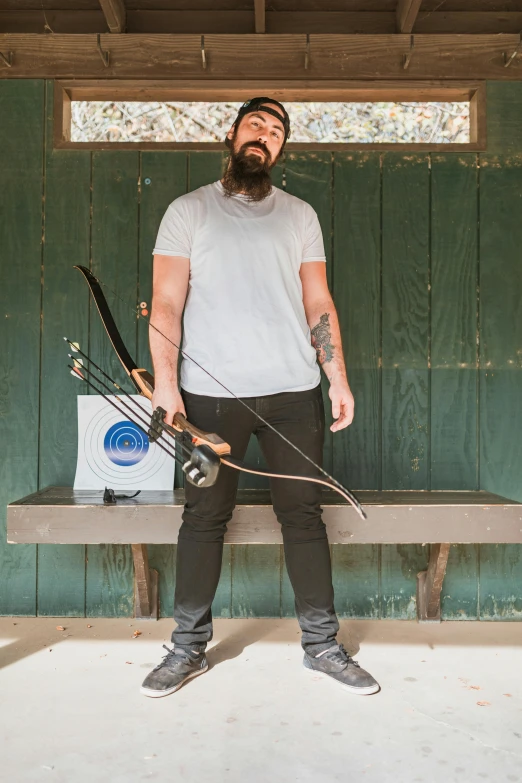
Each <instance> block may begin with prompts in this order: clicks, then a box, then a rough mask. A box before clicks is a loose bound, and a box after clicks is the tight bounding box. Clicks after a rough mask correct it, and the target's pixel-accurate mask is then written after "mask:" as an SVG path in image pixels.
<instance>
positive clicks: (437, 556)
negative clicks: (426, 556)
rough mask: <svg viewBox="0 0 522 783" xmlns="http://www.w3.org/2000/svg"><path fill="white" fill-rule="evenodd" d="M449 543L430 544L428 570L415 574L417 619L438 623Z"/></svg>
mask: <svg viewBox="0 0 522 783" xmlns="http://www.w3.org/2000/svg"><path fill="white" fill-rule="evenodd" d="M449 549H450V544H432V545H431V547H430V560H429V563H428V570H427V571H421V572H420V573H418V574H417V619H418V620H419V622H435V623H437V622H438V623H440V621H441V617H440V594H441V591H442V583H443V581H444V576H445V574H446V566H447V564H448V555H449Z"/></svg>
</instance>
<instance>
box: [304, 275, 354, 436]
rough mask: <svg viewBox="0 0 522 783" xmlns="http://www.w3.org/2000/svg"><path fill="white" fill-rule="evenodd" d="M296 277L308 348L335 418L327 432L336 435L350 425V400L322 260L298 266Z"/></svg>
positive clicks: (336, 325)
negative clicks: (318, 366)
mask: <svg viewBox="0 0 522 783" xmlns="http://www.w3.org/2000/svg"><path fill="white" fill-rule="evenodd" d="M299 274H300V277H301V283H302V286H303V304H304V308H305V313H306V319H307V321H308V325H309V326H310V331H311V337H312V345H313V346H314V348H315V350H316V352H317V359H318V361H319V363H320V364H321V366H322V368H323V370H324V372H325V375H326V377H327V378H328V380H329V381H330V390H329V393H328V394H329V397H330V400H331V402H332V416H333V418H334V419H335V421H334V423H333V424H332V426H331V427H330V429H331V431H332V432H337V430H342V429H344V427H348V425H349V424H351V423H352V421H353V414H354V398H353V394H352V392H351V390H350V386H349V385H348V379H347V377H346V366H345V363H344V356H343V348H342V342H341V330H340V328H339V319H338V318H337V310H336V309H335V305H334V303H333V299H332V297H331V294H330V291H329V290H328V282H327V279H326V264H325V263H324V261H308V262H307V263H303V264H301V268H300V272H299Z"/></svg>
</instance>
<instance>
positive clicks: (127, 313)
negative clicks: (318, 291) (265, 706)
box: [0, 80, 522, 620]
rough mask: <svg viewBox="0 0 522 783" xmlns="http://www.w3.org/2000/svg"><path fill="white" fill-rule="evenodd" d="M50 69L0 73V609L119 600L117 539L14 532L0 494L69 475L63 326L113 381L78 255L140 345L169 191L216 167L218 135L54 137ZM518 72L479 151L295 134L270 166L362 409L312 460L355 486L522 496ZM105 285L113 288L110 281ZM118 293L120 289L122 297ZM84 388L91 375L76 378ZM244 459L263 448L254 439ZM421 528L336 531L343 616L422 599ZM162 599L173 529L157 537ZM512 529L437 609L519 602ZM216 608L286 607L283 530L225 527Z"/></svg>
mask: <svg viewBox="0 0 522 783" xmlns="http://www.w3.org/2000/svg"><path fill="white" fill-rule="evenodd" d="M52 93H53V84H52V82H45V81H41V80H0V171H1V173H2V179H3V182H2V188H1V189H0V264H1V283H2V284H1V286H0V297H1V299H2V311H1V312H2V318H1V322H0V323H1V326H0V329H1V330H2V332H1V342H0V346H1V350H0V442H1V443H2V448H3V457H2V460H1V462H0V512H1V514H2V526H3V527H2V532H1V534H0V613H1V614H8V615H9V614H13V615H35V614H37V615H71V616H77V615H79V616H83V615H87V616H130V615H131V614H132V611H133V607H132V570H133V566H132V557H131V553H130V548H129V547H128V546H109V545H107V546H90V545H89V546H80V545H78V546H52V545H47V546H46V545H41V546H36V545H35V546H29V545H28V546H13V545H10V546H8V545H7V544H6V543H5V532H4V529H5V528H4V526H5V513H4V510H5V505H6V503H7V502H9V501H12V500H15V499H17V498H19V497H21V496H23V495H25V494H27V493H30V492H33V491H35V490H36V489H37V488H39V487H40V488H42V487H45V486H48V485H51V484H55V485H56V484H61V485H68V484H69V485H70V484H72V482H73V478H74V470H75V460H76V393H77V392H78V391H79V390H80V387H79V386H78V382H77V381H75V380H74V379H73V378H72V377H71V376H70V375H69V374H68V372H67V369H66V366H65V364H66V362H65V354H66V350H65V349H64V344H63V341H62V339H61V338H62V336H63V335H67V336H69V337H71V338H72V339H74V340H79V341H80V343H81V344H82V346H84V347H86V348H88V351H89V353H91V354H92V355H93V357H94V358H95V359H96V360H97V361H99V362H100V363H101V364H102V365H105V366H107V367H110V368H111V370H112V372H113V374H116V375H117V376H118V377H119V378H120V380H122V381H123V380H124V378H123V377H122V372H121V371H120V369H119V367H118V364H117V362H115V361H114V359H113V355H112V350H111V347H110V345H109V343H108V341H107V339H106V335H105V333H104V331H103V330H102V328H101V326H100V323H99V320H98V316H97V314H96V313H95V312H93V310H92V305H91V302H90V300H89V296H88V292H87V289H86V286H85V284H84V282H83V280H82V279H81V277H80V275H79V274H78V273H76V272H74V271H73V270H72V266H73V264H84V265H86V266H89V265H91V266H92V269H93V270H94V272H95V273H96V274H98V275H99V276H100V277H101V278H102V279H103V280H104V281H106V282H107V283H108V284H109V285H110V286H111V287H112V288H114V290H115V291H116V293H117V295H118V297H121V299H119V298H114V299H113V300H112V301H110V304H111V306H112V308H113V311H114V313H115V316H116V319H117V321H118V323H119V325H120V328H121V331H122V333H123V336H124V339H125V340H126V342H127V343H128V345H129V348H130V350H131V352H133V353H135V354H136V355H137V356H138V361H139V363H140V365H142V366H143V365H144V366H148V365H149V358H148V349H147V334H146V328H144V324H142V322H137V321H136V318H135V316H134V315H133V312H132V309H133V308H134V306H135V305H136V303H137V302H139V301H142V300H145V301H147V302H150V296H151V289H150V281H151V264H152V256H151V250H152V247H153V243H154V239H155V234H156V231H157V228H158V225H159V221H160V219H161V217H162V215H163V213H164V211H165V209H166V207H167V205H168V204H169V203H170V202H171V201H172V200H173V199H174V198H176V197H177V196H179V195H180V194H182V193H185V192H186V191H187V190H191V189H194V188H197V187H199V186H200V185H203V184H206V183H207V182H210V181H213V180H215V179H217V178H218V177H219V176H220V174H221V171H222V166H223V160H224V159H223V155H222V154H221V153H220V152H193V153H186V152H173V151H165V152H142V153H140V152H133V151H117V150H115V151H114V152H113V151H97V152H90V151H76V150H75V151H64V150H62V151H54V150H53V148H52V137H53V134H52V130H53V129H52V105H53V103H52ZM521 129H522V82H498V83H497V82H492V83H489V84H488V151H487V152H486V153H481V154H480V155H479V154H475V153H471V152H470V153H451V152H448V153H433V154H428V153H412V152H404V151H402V152H401V151H400V149H398V150H397V151H392V152H385V153H381V152H379V151H372V150H369V151H364V150H361V151H360V152H359V151H357V152H339V153H335V154H332V153H330V152H323V151H318V152H307V153H288V154H287V155H286V158H285V160H284V161H283V162H282V164H281V165H279V166H278V168H277V171H276V173H275V181H276V184H277V185H279V186H282V187H286V189H287V190H288V191H289V192H291V193H293V194H295V195H297V196H299V197H302V198H304V199H306V200H307V201H309V202H310V203H311V204H312V205H313V206H314V208H315V209H316V210H317V212H318V214H319V217H320V220H321V224H322V227H323V232H324V238H325V243H326V249H327V255H328V271H329V276H330V278H329V279H330V284H331V287H332V291H333V294H334V299H335V302H336V304H337V308H338V311H339V316H340V319H341V324H342V330H343V338H344V345H345V351H346V359H347V366H348V373H349V379H350V382H351V385H352V388H353V391H354V394H355V399H356V415H355V420H354V423H353V425H352V426H351V427H349V428H348V429H347V430H345V431H343V432H342V433H339V434H337V435H336V436H335V437H333V436H331V434H330V435H329V436H328V438H327V442H326V444H325V461H326V466H327V467H328V468H329V469H331V470H332V471H333V472H334V473H335V475H337V476H338V477H339V478H340V479H341V481H343V482H345V483H346V484H347V485H348V486H349V487H351V488H353V489H354V490H357V489H380V488H383V489H470V490H471V489H479V488H481V489H487V490H490V491H493V492H497V493H499V494H502V495H505V496H507V497H510V498H513V499H516V500H522V486H521V484H520V480H519V476H520V466H521V459H520V458H521V449H522V446H521V443H522V408H521V406H520V405H519V400H520V382H521V377H522V263H521V261H522V253H521V249H520V248H521V247H522V221H521V220H520V214H521V210H522V130H521ZM109 298H110V297H109ZM122 299H123V300H127V301H128V302H130V303H131V305H130V306H128V305H126V304H125V303H124V302H123V301H121V300H122ZM81 391H82V393H83V391H84V390H83V389H81ZM248 458H249V459H250V460H253V461H258V460H260V457H259V452H258V450H257V448H256V444H255V443H253V444H252V446H251V449H250V451H249V455H248ZM428 555H429V551H428V547H422V546H411V545H408V546H372V545H367V546H357V545H353V546H350V545H335V546H333V547H332V556H333V565H334V581H335V592H336V608H337V610H338V612H339V614H340V615H341V616H343V617H371V618H403V619H410V618H414V617H415V580H416V574H417V572H418V571H419V570H421V569H423V568H425V566H426V563H427V559H428ZM150 558H151V562H152V565H153V566H154V567H155V568H157V569H158V570H159V573H160V580H161V611H162V614H163V615H169V614H170V613H171V611H172V601H173V590H174V580H175V547H174V546H157V545H156V546H151V547H150ZM521 585H522V547H520V546H455V547H453V548H452V552H451V556H450V563H449V567H448V573H447V577H446V582H445V588H444V597H443V616H444V617H445V618H451V619H483V620H495V619H512V620H520V619H522V587H521ZM214 613H215V615H216V616H220V617H266V616H269V617H274V616H275V617H279V616H283V617H286V616H293V614H294V608H293V596H292V591H291V588H290V585H289V581H288V578H287V575H286V571H285V568H284V562H283V555H282V547H279V546H274V545H266V546H260V545H259V546H227V547H225V556H224V561H223V573H222V579H221V583H220V586H219V589H218V594H217V596H216V600H215V604H214Z"/></svg>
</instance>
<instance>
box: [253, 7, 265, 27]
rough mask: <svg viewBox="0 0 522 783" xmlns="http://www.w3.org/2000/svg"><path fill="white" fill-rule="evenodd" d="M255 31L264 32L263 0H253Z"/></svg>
mask: <svg viewBox="0 0 522 783" xmlns="http://www.w3.org/2000/svg"><path fill="white" fill-rule="evenodd" d="M254 14H255V30H256V33H266V16H265V0H254Z"/></svg>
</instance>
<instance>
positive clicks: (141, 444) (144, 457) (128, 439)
mask: <svg viewBox="0 0 522 783" xmlns="http://www.w3.org/2000/svg"><path fill="white" fill-rule="evenodd" d="M140 415H143V417H144V418H145V417H146V415H147V414H145V413H143V414H140ZM144 426H145V425H144ZM84 453H85V457H86V460H87V463H88V465H89V468H90V469H91V471H92V472H93V473H94V474H95V475H96V476H97V477H98V478H99V479H100V480H101V481H102V482H103V483H104V484H105V485H106V486H111V482H113V483H114V484H115V485H116V486H121V485H124V486H129V487H131V486H135V485H136V483H137V482H142V481H146V480H147V479H148V478H151V477H152V476H154V474H155V473H157V472H158V471H159V470H160V469H161V467H162V466H163V465H164V464H165V461H166V460H170V459H171V458H170V457H169V456H168V454H166V453H165V452H164V451H162V450H161V449H160V448H158V446H156V445H155V444H154V443H149V441H148V439H147V435H146V433H145V432H144V431H143V430H142V429H141V428H140V427H137V426H136V424H134V423H133V422H131V421H129V420H128V419H126V418H125V416H124V415H122V414H121V413H119V412H118V411H117V410H115V409H114V408H113V407H112V406H108V405H107V407H103V408H102V409H101V410H100V411H98V412H97V413H95V414H94V415H93V417H92V418H91V420H90V421H89V424H88V425H87V428H86V430H85V442H84Z"/></svg>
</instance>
